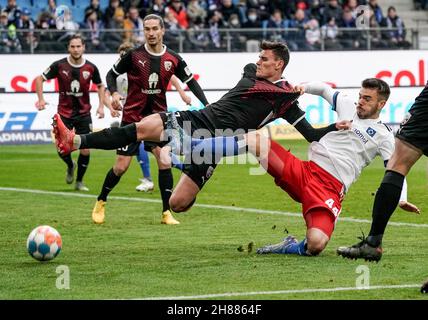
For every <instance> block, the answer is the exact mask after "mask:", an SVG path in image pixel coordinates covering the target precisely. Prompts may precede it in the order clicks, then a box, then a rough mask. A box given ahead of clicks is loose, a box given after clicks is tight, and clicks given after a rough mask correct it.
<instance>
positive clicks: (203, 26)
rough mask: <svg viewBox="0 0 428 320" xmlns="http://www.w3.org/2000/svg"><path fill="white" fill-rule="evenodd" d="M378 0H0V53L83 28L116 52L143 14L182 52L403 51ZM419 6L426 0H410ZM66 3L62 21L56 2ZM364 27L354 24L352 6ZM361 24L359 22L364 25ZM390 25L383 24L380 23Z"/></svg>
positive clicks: (58, 44) (94, 43) (45, 45)
mask: <svg viewBox="0 0 428 320" xmlns="http://www.w3.org/2000/svg"><path fill="white" fill-rule="evenodd" d="M377 2H378V0H362V1H361V0H343V1H340V0H270V1H268V0H244V1H242V0H187V1H186V0H170V1H165V0H57V1H55V0H47V1H45V0H0V53H21V52H36V53H37V52H39V53H45V52H63V51H64V50H65V44H66V42H67V39H68V37H69V36H70V35H71V34H74V33H77V32H79V33H83V34H84V36H85V38H86V48H87V52H99V53H106V52H116V50H117V48H118V46H119V45H120V44H121V43H123V42H124V41H130V42H133V43H134V44H135V45H139V44H141V43H143V41H144V36H143V21H142V18H144V16H146V15H147V14H150V13H155V14H159V15H161V16H162V17H164V20H165V27H166V34H165V38H164V40H165V43H166V44H167V45H168V46H169V47H170V48H172V49H174V50H178V51H184V52H215V51H235V52H239V51H257V50H258V43H259V41H260V40H262V39H268V40H281V41H285V42H287V44H288V46H289V47H290V49H291V50H292V51H314V50H361V49H367V45H366V44H367V42H368V40H369V42H370V49H393V48H397V49H406V48H410V47H411V43H410V42H409V41H407V40H406V28H405V25H404V23H403V21H402V20H401V19H400V17H399V16H398V14H397V11H396V10H395V8H394V7H392V6H391V7H388V8H381V7H380V6H379V5H378V3H377ZM416 2H417V3H418V4H419V7H418V8H421V9H423V8H426V2H428V0H418V1H416V0H415V6H416ZM63 5H66V6H67V8H68V9H69V10H65V12H64V15H63V16H62V18H63V20H62V23H58V19H57V15H58V12H61V15H62V13H63V12H62V11H60V10H58V8H63V7H62V6H63ZM360 5H366V6H368V7H369V9H370V10H369V18H368V21H369V26H370V27H371V28H373V29H370V30H369V31H367V30H366V29H364V28H363V29H361V28H358V23H360V24H361V23H364V22H361V21H362V20H359V12H360V11H359V10H357V8H358V6H360ZM363 27H364V26H363ZM386 28H389V29H386Z"/></svg>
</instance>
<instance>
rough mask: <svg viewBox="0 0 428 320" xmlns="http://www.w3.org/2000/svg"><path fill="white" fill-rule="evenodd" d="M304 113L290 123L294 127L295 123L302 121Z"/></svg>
mask: <svg viewBox="0 0 428 320" xmlns="http://www.w3.org/2000/svg"><path fill="white" fill-rule="evenodd" d="M305 116H306V114H302V116H301V117H300V118H299V119H297V120H296V121H294V122H293V123H292V124H291V125H292V126H293V127H294V126H296V124H298V123H299V122H300V121H302V120H303V119H304V118H305Z"/></svg>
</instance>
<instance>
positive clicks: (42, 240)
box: [27, 226, 62, 261]
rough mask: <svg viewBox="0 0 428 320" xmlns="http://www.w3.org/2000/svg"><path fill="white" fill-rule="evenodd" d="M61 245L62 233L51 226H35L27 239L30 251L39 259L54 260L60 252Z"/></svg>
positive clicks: (31, 254)
mask: <svg viewBox="0 0 428 320" xmlns="http://www.w3.org/2000/svg"><path fill="white" fill-rule="evenodd" d="M61 247H62V239H61V235H60V234H59V232H58V231H56V230H55V229H54V228H52V227H50V226H38V227H36V228H34V229H33V231H31V233H30V235H29V236H28V239H27V250H28V253H29V254H30V256H32V257H33V258H34V259H36V260H39V261H49V260H52V259H53V258H55V257H56V256H57V255H58V254H59V252H60V251H61Z"/></svg>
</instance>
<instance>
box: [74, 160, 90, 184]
mask: <svg viewBox="0 0 428 320" xmlns="http://www.w3.org/2000/svg"><path fill="white" fill-rule="evenodd" d="M89 158H90V155H89V154H88V155H87V156H84V155H83V154H80V155H79V158H78V159H77V177H76V181H77V182H81V181H82V180H83V176H84V175H85V172H86V169H87V168H88V164H89Z"/></svg>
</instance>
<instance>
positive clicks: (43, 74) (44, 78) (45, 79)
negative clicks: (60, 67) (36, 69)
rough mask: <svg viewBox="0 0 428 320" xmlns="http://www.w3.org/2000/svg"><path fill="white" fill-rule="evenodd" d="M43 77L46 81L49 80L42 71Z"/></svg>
mask: <svg viewBox="0 0 428 320" xmlns="http://www.w3.org/2000/svg"><path fill="white" fill-rule="evenodd" d="M42 78H43V79H45V81H48V78H46V76H45V74H44V73H42Z"/></svg>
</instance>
